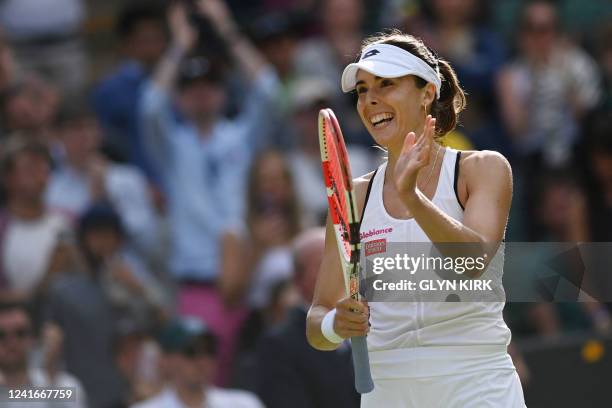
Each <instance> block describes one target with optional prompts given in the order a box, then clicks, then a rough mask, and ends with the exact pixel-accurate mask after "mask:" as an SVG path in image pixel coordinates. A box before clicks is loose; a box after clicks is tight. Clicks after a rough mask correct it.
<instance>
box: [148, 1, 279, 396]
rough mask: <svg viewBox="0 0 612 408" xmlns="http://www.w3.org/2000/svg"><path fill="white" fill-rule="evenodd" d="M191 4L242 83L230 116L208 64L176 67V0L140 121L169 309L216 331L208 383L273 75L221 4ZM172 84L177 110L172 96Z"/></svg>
mask: <svg viewBox="0 0 612 408" xmlns="http://www.w3.org/2000/svg"><path fill="white" fill-rule="evenodd" d="M197 7H198V13H200V15H201V16H203V17H206V18H207V19H208V21H209V22H210V23H211V24H212V26H213V27H214V28H215V30H216V31H217V32H218V33H219V35H220V36H221V37H222V38H223V39H224V40H225V41H226V44H227V45H228V48H229V50H230V51H231V53H232V55H233V57H234V59H235V60H236V62H237V65H239V66H240V68H241V69H242V70H243V71H242V72H243V73H244V75H245V79H246V80H247V81H248V82H249V88H248V89H245V95H244V104H243V105H242V106H241V110H240V113H239V115H238V116H237V117H235V118H234V119H233V120H226V119H225V118H223V117H222V116H221V115H222V112H223V107H224V103H225V99H226V93H225V89H224V83H223V82H222V81H223V75H222V72H220V69H219V67H218V65H217V62H218V61H215V60H212V59H205V58H190V59H188V60H186V61H184V62H183V63H182V64H181V60H182V59H183V57H184V56H185V55H186V54H187V53H188V52H189V51H190V50H192V48H193V47H194V46H195V43H196V40H197V32H196V31H195V30H194V28H193V27H192V26H191V24H190V22H189V20H188V17H187V11H186V8H185V6H184V4H182V3H178V4H174V5H173V6H172V7H171V8H170V10H169V24H170V31H171V33H172V45H171V47H170V48H169V50H168V51H167V52H166V54H165V55H164V57H163V58H162V59H161V61H160V62H159V63H158V65H157V67H156V69H155V73H154V74H153V78H152V79H151V81H150V82H147V84H146V85H145V88H144V90H143V96H142V100H141V109H142V111H141V113H142V117H141V119H142V124H143V128H142V129H143V136H144V137H145V143H146V145H147V148H148V150H149V151H150V152H151V156H152V158H154V160H155V163H156V164H157V166H158V169H159V170H160V176H161V180H162V186H163V188H164V191H165V192H166V194H167V197H168V212H169V223H170V235H171V239H172V248H171V254H170V268H171V271H172V273H173V274H174V276H175V277H176V278H177V279H178V280H179V281H181V283H182V285H181V287H180V288H179V299H178V302H179V312H180V313H182V314H190V315H197V316H199V317H201V318H202V319H203V320H205V321H206V322H208V323H209V324H210V325H211V327H212V328H213V330H214V331H215V333H217V335H218V336H219V338H220V352H219V353H220V354H219V356H220V365H221V367H222V369H221V370H219V372H218V375H219V377H218V379H217V380H218V381H219V382H218V383H219V384H222V383H223V380H224V378H225V376H226V375H227V373H226V372H224V371H223V370H224V369H227V368H228V367H229V365H230V363H229V361H230V359H231V353H232V349H233V343H234V341H235V333H236V331H237V330H238V328H239V326H240V322H241V321H242V319H243V318H244V315H245V313H244V310H243V309H242V308H241V307H237V306H236V301H237V300H238V301H239V300H240V299H237V297H236V293H237V292H239V291H240V289H241V288H243V280H244V278H245V277H244V276H242V275H241V274H240V272H239V271H240V270H241V269H240V261H241V260H240V259H239V257H236V253H237V252H238V247H239V246H238V242H239V240H238V235H239V234H240V231H241V230H243V228H244V218H243V217H244V204H245V185H246V177H247V171H248V168H249V165H250V162H251V158H252V156H253V154H254V152H255V151H256V150H257V148H258V146H259V145H260V144H262V142H261V137H262V136H263V135H266V134H267V131H268V129H267V127H266V125H267V120H268V116H267V114H268V112H269V110H271V101H272V99H273V96H274V95H275V94H276V92H277V90H278V80H277V78H276V75H275V73H274V71H273V70H272V69H271V67H270V66H269V65H268V64H267V63H266V61H265V60H264V59H263V58H262V56H261V55H260V54H259V53H258V52H257V51H256V49H255V48H254V47H253V46H252V45H251V44H250V43H249V42H248V41H247V40H246V39H245V38H244V37H242V36H241V35H240V34H239V31H238V29H237V27H236V26H235V23H234V22H233V20H232V18H231V16H230V15H229V11H228V10H227V8H226V7H225V5H224V4H223V3H222V2H221V1H219V0H206V1H199V2H198V3H197ZM177 82H178V98H177V100H176V102H177V104H178V107H179V112H178V114H177V112H176V111H175V110H174V106H175V105H174V101H173V98H172V96H173V92H174V90H175V88H176V86H177ZM232 303H233V304H232Z"/></svg>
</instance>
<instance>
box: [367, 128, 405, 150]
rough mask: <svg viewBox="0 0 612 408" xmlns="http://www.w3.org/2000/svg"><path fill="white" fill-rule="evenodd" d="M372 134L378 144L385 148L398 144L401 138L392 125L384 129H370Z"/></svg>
mask: <svg viewBox="0 0 612 408" xmlns="http://www.w3.org/2000/svg"><path fill="white" fill-rule="evenodd" d="M370 135H371V136H372V138H373V139H374V141H376V143H377V144H379V145H380V146H382V147H384V148H388V147H389V146H390V145H394V144H397V143H398V142H399V141H400V139H401V136H399V135H398V132H397V130H396V129H394V127H392V126H387V127H385V128H382V129H370Z"/></svg>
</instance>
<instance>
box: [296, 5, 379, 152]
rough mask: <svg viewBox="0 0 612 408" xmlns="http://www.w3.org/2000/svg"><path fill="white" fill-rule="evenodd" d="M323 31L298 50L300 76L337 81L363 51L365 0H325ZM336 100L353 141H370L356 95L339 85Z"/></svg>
mask: <svg viewBox="0 0 612 408" xmlns="http://www.w3.org/2000/svg"><path fill="white" fill-rule="evenodd" d="M320 12H321V14H320V19H321V23H322V33H321V35H320V36H318V37H314V38H312V39H308V40H305V41H303V42H302V43H301V44H300V45H299V47H298V49H297V51H296V53H295V62H294V65H295V69H296V73H297V75H298V76H299V77H309V78H319V79H324V80H326V81H328V82H329V83H331V84H336V83H337V82H338V78H340V76H341V74H342V70H343V69H344V67H345V66H346V65H347V64H349V63H350V62H353V60H354V59H355V58H356V57H357V56H358V55H359V50H360V47H361V39H362V38H363V37H364V35H363V31H362V30H363V26H364V13H365V12H364V4H363V0H329V1H325V2H323V3H322V4H321V7H320ZM330 89H333V90H335V91H336V92H335V93H334V94H333V95H332V102H333V104H334V108H335V110H336V114H337V116H338V117H339V118H342V123H341V126H342V130H343V132H344V136H345V137H346V139H347V141H348V142H349V143H355V142H357V143H362V144H366V145H369V144H371V139H370V138H369V136H368V134H367V132H366V131H365V128H364V127H363V125H362V124H361V120H360V119H359V116H358V115H357V113H356V111H355V99H354V95H351V94H349V95H345V94H343V93H342V90H341V89H340V87H338V86H332V87H331V88H330Z"/></svg>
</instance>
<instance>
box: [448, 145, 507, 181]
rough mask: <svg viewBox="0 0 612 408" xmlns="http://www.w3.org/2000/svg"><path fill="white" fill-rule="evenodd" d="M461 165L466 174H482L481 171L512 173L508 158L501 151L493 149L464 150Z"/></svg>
mask: <svg viewBox="0 0 612 408" xmlns="http://www.w3.org/2000/svg"><path fill="white" fill-rule="evenodd" d="M460 166H461V170H462V171H463V172H464V174H466V173H467V174H472V173H474V174H482V173H481V172H494V173H497V174H499V172H502V173H507V174H510V175H511V174H512V168H511V167H510V163H509V162H508V159H506V157H504V155H503V154H501V153H500V152H496V151H493V150H466V151H462V152H461V162H460Z"/></svg>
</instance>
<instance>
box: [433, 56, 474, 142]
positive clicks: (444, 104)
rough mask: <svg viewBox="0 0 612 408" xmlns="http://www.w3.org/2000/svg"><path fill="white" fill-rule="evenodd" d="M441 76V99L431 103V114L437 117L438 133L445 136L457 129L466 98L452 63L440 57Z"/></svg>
mask: <svg viewBox="0 0 612 408" xmlns="http://www.w3.org/2000/svg"><path fill="white" fill-rule="evenodd" d="M438 66H439V67H440V77H441V78H442V89H440V99H434V101H433V103H432V104H431V111H430V113H431V116H433V117H434V118H436V135H438V136H439V137H442V136H444V135H445V134H447V133H448V132H450V131H452V130H453V129H455V126H457V120H458V118H459V112H461V111H462V110H464V109H465V105H466V102H467V101H466V99H465V93H464V92H463V89H461V87H460V86H459V80H458V79H457V75H456V74H455V71H454V70H453V68H452V67H451V66H450V64H449V63H448V62H447V61H445V60H443V59H440V60H438Z"/></svg>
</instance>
